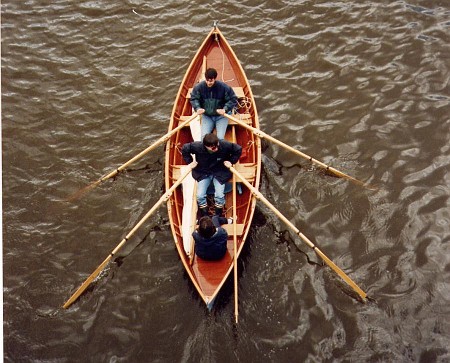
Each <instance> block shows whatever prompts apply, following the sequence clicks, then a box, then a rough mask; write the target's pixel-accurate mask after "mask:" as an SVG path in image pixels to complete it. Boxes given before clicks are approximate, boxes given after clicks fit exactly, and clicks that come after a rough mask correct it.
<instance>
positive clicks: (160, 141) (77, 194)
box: [67, 113, 197, 201]
mask: <svg viewBox="0 0 450 363" xmlns="http://www.w3.org/2000/svg"><path fill="white" fill-rule="evenodd" d="M195 117H197V114H196V113H195V114H193V115H192V117H190V118H188V119H187V120H185V121H183V122H182V123H181V124H179V125H178V126H177V127H175V128H174V129H173V130H171V131H169V132H168V133H167V134H165V135H164V136H161V137H160V138H159V139H158V140H157V141H155V142H154V143H153V144H152V145H150V146H149V147H148V148H146V149H145V150H143V151H141V152H140V153H139V154H137V155H136V156H134V157H133V158H131V159H130V160H128V161H127V162H126V163H125V164H123V165H121V166H119V167H118V168H117V169H116V170H114V171H112V172H110V173H109V174H107V175H105V176H103V177H102V178H100V179H98V180H96V181H95V182H92V183H91V184H89V185H87V186H85V187H84V188H82V189H80V190H79V191H77V192H75V193H74V194H72V195H71V196H70V197H68V198H67V200H68V201H74V200H77V199H78V198H80V197H81V196H82V195H83V194H85V193H87V192H88V191H90V190H92V189H94V188H95V187H96V186H97V185H99V184H100V183H102V182H104V181H105V180H108V179H110V178H112V177H114V176H116V175H117V174H118V173H119V172H121V171H122V170H123V169H125V168H126V167H127V166H129V165H130V164H132V163H134V162H135V161H136V160H138V159H140V158H142V157H143V156H144V155H145V154H147V153H148V152H150V151H151V150H153V149H154V148H156V147H157V146H159V145H161V144H163V143H165V142H166V141H167V140H169V139H170V138H171V137H172V135H173V134H175V133H176V132H177V131H178V130H180V129H182V128H183V127H185V126H186V125H187V124H188V123H189V122H191V121H192V120H193V119H194V118H195Z"/></svg>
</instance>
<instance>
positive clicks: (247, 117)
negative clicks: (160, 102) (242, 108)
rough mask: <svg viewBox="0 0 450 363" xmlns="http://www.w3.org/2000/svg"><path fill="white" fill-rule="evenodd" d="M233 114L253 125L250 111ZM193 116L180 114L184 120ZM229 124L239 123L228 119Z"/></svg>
mask: <svg viewBox="0 0 450 363" xmlns="http://www.w3.org/2000/svg"><path fill="white" fill-rule="evenodd" d="M233 116H234V117H236V118H237V119H238V120H240V121H242V122H245V123H246V124H247V125H251V124H252V115H250V114H249V113H237V114H234V115H233ZM191 117H192V115H187V116H185V115H183V116H180V121H181V122H184V121H186V120H189V119H190V118H191ZM228 125H239V124H238V123H237V122H236V121H234V120H230V119H229V120H228ZM187 126H188V125H187ZM187 126H186V127H187Z"/></svg>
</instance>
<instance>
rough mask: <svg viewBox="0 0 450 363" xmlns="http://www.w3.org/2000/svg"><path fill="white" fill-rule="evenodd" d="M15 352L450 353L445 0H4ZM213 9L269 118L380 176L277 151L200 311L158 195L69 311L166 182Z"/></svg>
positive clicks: (9, 329) (9, 320) (88, 356)
mask: <svg viewBox="0 0 450 363" xmlns="http://www.w3.org/2000/svg"><path fill="white" fill-rule="evenodd" d="M1 10H2V15H1V23H2V29H1V30H2V31H1V36H2V48H1V51H2V64H1V66H2V68H1V72H2V74H1V75H2V147H3V149H2V155H3V303H4V306H3V314H4V315H3V318H4V323H3V337H4V347H3V349H4V360H5V362H111V363H113V362H356V361H358V362H448V361H450V351H449V346H450V208H449V206H450V189H449V185H450V117H449V115H450V92H449V89H450V87H449V83H450V3H449V2H448V1H438V0H436V1H417V0H415V1H377V2H374V1H362V2H360V1H326V0H324V1H300V0H297V1H293V0H277V1H275V0H266V1H255V0H248V1H245V0H244V1H236V2H222V1H209V2H207V1H191V2H190V3H187V2H182V1H178V0H177V1H175V0H164V1H159V0H153V1H148V2H144V1H141V0H126V1H116V2H113V1H95V0H90V1H85V0H81V1H67V0H52V1H49V0H29V1H19V0H15V1H11V0H8V1H2V4H1ZM214 20H219V21H220V22H219V27H220V29H221V31H222V33H223V34H224V35H225V37H226V38H227V39H228V41H229V42H230V44H231V45H232V47H233V49H234V50H235V52H236V54H237V56H238V58H239V59H240V61H241V63H242V65H243V67H244V69H245V70H246V73H247V77H248V78H249V80H250V83H251V85H252V88H253V92H254V94H255V98H256V103H257V107H258V111H259V115H260V122H261V129H262V130H263V131H264V132H266V133H267V134H269V135H271V136H273V137H276V138H278V139H279V140H281V141H283V142H284V143H286V144H288V145H290V146H292V147H294V148H296V149H298V150H300V151H302V152H304V153H306V154H308V155H310V156H312V157H314V158H316V159H318V160H321V161H323V162H325V163H327V164H329V165H331V166H333V167H335V168H336V169H338V170H341V171H343V172H345V173H347V174H349V175H351V176H353V177H356V178H358V179H360V180H363V181H366V182H368V183H370V184H371V185H373V186H376V187H377V189H376V190H371V189H368V188H365V187H361V186H358V185H355V184H353V183H351V182H349V181H347V180H344V179H340V178H336V177H332V176H328V175H326V174H324V173H323V172H321V171H320V170H319V169H317V168H316V167H312V166H311V165H310V164H309V162H308V161H306V160H303V159H301V158H300V157H298V156H296V155H295V154H291V153H289V152H288V151H287V150H285V149H283V148H280V147H279V146H277V145H273V144H270V143H269V142H267V143H266V144H265V150H264V156H263V164H264V165H263V175H262V180H261V192H262V193H263V194H264V195H265V196H266V197H267V199H269V200H270V201H271V202H272V203H273V204H274V205H275V206H276V207H277V208H278V209H279V210H280V211H282V212H283V214H284V215H286V216H287V217H288V218H289V219H290V220H291V221H292V223H293V224H294V225H295V226H297V227H298V228H299V229H300V231H301V232H302V233H304V234H305V235H306V236H308V238H310V239H311V240H312V241H314V243H316V244H317V245H318V246H319V247H320V249H321V250H322V251H323V252H324V253H325V254H326V255H327V256H328V257H329V258H330V259H331V260H333V261H334V262H335V263H336V264H337V265H338V266H340V267H341V268H342V269H343V270H344V271H345V273H346V274H348V275H349V276H350V277H351V278H352V279H353V280H354V281H355V282H356V283H357V284H358V285H359V286H360V287H361V288H362V289H363V290H364V291H366V292H367V294H368V295H369V296H370V298H371V299H370V301H369V302H368V303H367V304H363V303H361V302H360V301H358V299H357V298H356V297H355V294H354V293H353V292H352V291H351V289H349V288H348V287H347V286H346V285H345V284H344V283H343V282H342V280H341V279H340V278H339V277H338V276H337V275H336V274H335V273H334V272H333V271H332V270H331V269H329V268H328V267H326V266H322V264H321V263H320V262H321V260H320V259H319V258H318V257H317V256H316V255H315V254H314V252H313V251H311V250H310V249H309V248H308V247H307V246H306V245H305V244H304V243H303V242H302V241H301V240H300V239H299V238H298V237H297V236H295V234H293V233H291V232H290V231H289V230H288V228H287V227H286V226H285V225H284V224H283V223H282V222H281V221H280V220H279V219H278V218H277V216H276V215H274V214H273V213H272V212H271V211H270V209H268V208H267V207H265V206H264V204H260V203H258V206H257V211H256V217H255V219H254V222H253V225H252V229H251V233H250V236H249V238H248V240H247V243H246V247H245V249H244V252H243V255H242V258H241V260H240V261H239V282H238V286H239V323H238V324H237V325H235V324H234V317H233V314H234V302H233V299H234V295H233V281H232V279H230V281H228V282H227V284H226V285H225V286H224V288H223V291H222V292H221V294H220V295H219V297H218V300H217V304H216V306H215V308H214V309H213V310H212V311H211V312H209V311H208V310H207V309H206V308H205V306H204V304H203V302H202V301H201V300H200V298H199V297H198V296H197V293H196V291H195V289H194V287H193V286H192V284H191V283H190V281H189V280H188V277H187V275H186V273H185V272H184V269H183V267H182V265H181V262H180V260H179V258H178V254H177V252H176V249H175V245H174V243H173V239H172V235H171V232H170V226H169V222H168V216H167V211H166V208H165V206H162V207H161V208H160V209H158V211H157V213H156V214H155V215H153V216H152V217H151V218H150V219H149V220H148V222H147V223H145V225H144V226H143V227H142V228H141V229H140V230H139V232H138V233H137V234H136V236H135V237H134V238H132V239H131V240H130V241H129V243H128V244H127V246H126V247H125V248H124V249H123V250H122V251H121V255H120V256H118V259H116V260H115V261H114V262H113V263H111V264H109V265H108V266H107V268H106V269H105V270H104V271H103V273H102V274H101V277H100V278H99V279H98V280H97V281H96V282H95V283H94V284H93V285H92V287H91V288H89V289H88V291H87V292H86V293H85V294H84V295H82V296H81V298H80V299H79V300H78V301H77V302H76V303H75V304H73V305H72V306H71V307H70V308H69V309H62V307H61V306H62V304H63V303H64V302H65V301H66V300H67V299H68V298H69V297H70V296H71V294H72V293H73V292H74V291H75V289H76V288H78V286H79V285H80V284H81V283H82V282H83V281H84V280H85V279H86V278H87V277H88V276H89V274H90V273H91V272H93V271H94V270H95V269H96V268H97V266H99V265H100V263H101V262H102V261H103V260H104V259H105V258H106V257H107V256H108V255H109V253H110V252H111V251H112V250H113V249H114V248H115V247H116V245H117V244H118V243H119V242H120V241H121V239H122V238H123V237H124V236H125V234H126V233H127V232H129V231H130V229H131V228H132V227H133V226H134V225H135V224H136V223H137V222H138V221H139V220H140V218H142V217H143V215H144V214H145V213H146V212H147V211H148V210H149V209H150V207H151V206H152V205H153V204H154V203H155V202H156V201H157V200H158V199H159V197H160V196H161V194H162V193H163V177H164V170H163V169H164V168H163V163H164V153H163V147H162V146H161V147H159V148H157V149H156V150H155V151H153V152H152V153H150V154H149V155H147V156H146V157H145V158H143V159H142V160H140V161H139V162H137V163H136V164H133V165H132V166H130V168H129V169H128V170H127V172H126V173H124V174H121V175H119V176H118V177H117V178H116V179H115V180H109V181H106V182H105V183H102V184H101V185H100V186H98V187H97V188H96V189H94V190H92V191H91V192H90V193H89V194H86V195H85V196H84V197H83V198H81V199H79V200H76V201H74V202H68V201H66V198H67V197H68V196H69V195H70V194H72V193H74V192H76V191H77V190H79V189H80V188H82V187H84V186H86V185H87V184H89V183H90V182H92V181H95V180H97V179H98V178H100V177H101V176H102V175H104V174H106V173H109V172H110V171H112V170H114V168H116V167H118V166H120V165H121V164H123V163H124V162H125V161H127V160H128V159H130V158H131V157H133V156H134V155H136V154H137V153H139V152H140V151H142V150H143V149H145V148H146V147H147V146H149V145H150V144H152V143H153V142H155V141H156V140H157V139H158V138H160V137H161V136H162V135H164V133H165V132H166V131H167V127H168V121H169V117H170V113H171V110H172V106H173V102H174V100H175V96H176V92H177V90H178V87H179V84H180V82H181V80H182V77H183V75H184V72H185V70H186V69H187V66H188V64H189V62H190V60H191V59H192V57H193V56H194V54H195V52H196V50H197V48H198V47H199V45H200V44H201V42H202V41H203V39H204V37H205V36H206V34H207V33H208V32H209V31H210V29H211V27H212V25H213V22H214Z"/></svg>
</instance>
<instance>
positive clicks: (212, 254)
mask: <svg viewBox="0 0 450 363" xmlns="http://www.w3.org/2000/svg"><path fill="white" fill-rule="evenodd" d="M230 221H231V222H230ZM228 223H232V220H227V219H226V218H224V217H219V216H214V217H212V218H211V217H209V216H205V217H202V218H200V221H199V222H198V230H197V231H194V232H193V233H192V237H194V241H195V254H196V255H197V256H198V257H200V258H202V259H204V260H210V261H217V260H220V259H221V258H223V256H225V253H226V252H227V238H228V233H227V231H226V230H225V229H224V228H223V227H221V225H222V224H228Z"/></svg>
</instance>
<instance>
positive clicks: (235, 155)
mask: <svg viewBox="0 0 450 363" xmlns="http://www.w3.org/2000/svg"><path fill="white" fill-rule="evenodd" d="M241 155H242V146H241V145H238V144H234V143H231V152H230V163H231V164H236V163H237V162H238V161H239V158H240V157H241Z"/></svg>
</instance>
